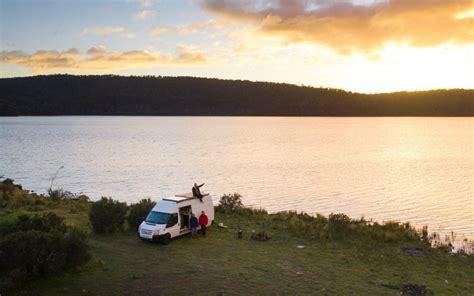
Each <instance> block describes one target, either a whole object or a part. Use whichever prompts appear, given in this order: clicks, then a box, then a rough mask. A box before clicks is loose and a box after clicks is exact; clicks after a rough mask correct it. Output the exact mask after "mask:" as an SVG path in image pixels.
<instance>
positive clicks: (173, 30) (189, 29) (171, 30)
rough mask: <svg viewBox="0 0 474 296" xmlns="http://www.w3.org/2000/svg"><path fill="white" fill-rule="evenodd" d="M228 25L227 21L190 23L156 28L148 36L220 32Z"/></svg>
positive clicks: (212, 20)
mask: <svg viewBox="0 0 474 296" xmlns="http://www.w3.org/2000/svg"><path fill="white" fill-rule="evenodd" d="M228 24H230V22H229V21H227V20H214V19H211V20H208V21H204V22H198V23H192V24H188V25H183V26H175V27H172V26H166V27H163V26H158V27H155V28H153V29H152V30H151V31H150V36H151V37H159V36H161V35H163V34H179V35H188V34H193V33H197V32H200V31H204V30H209V29H212V30H220V29H222V28H224V27H225V26H226V25H228Z"/></svg>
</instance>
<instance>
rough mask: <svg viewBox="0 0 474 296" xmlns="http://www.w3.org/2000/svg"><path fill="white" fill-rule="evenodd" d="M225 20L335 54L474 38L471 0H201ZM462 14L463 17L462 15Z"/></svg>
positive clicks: (204, 5)
mask: <svg viewBox="0 0 474 296" xmlns="http://www.w3.org/2000/svg"><path fill="white" fill-rule="evenodd" d="M198 3H199V4H200V5H201V6H202V7H203V8H204V9H206V10H207V11H209V12H211V13H214V14H217V15H219V16H221V17H222V18H224V19H231V20H234V21H239V22H242V23H250V24H254V25H256V27H257V29H258V30H259V32H261V33H264V34H268V35H276V36H280V37H282V38H284V40H285V41H286V42H311V43H316V44H320V45H324V46H327V47H330V48H332V49H334V50H336V51H337V52H339V53H349V52H352V51H362V52H368V51H372V50H374V49H380V48H382V47H384V45H385V44H387V43H398V44H407V45H409V46H414V47H428V46H437V45H440V44H446V43H449V44H457V45H463V44H472V43H474V16H473V15H472V14H471V13H469V12H471V11H472V9H473V1H472V0H416V1H415V0H388V1H384V2H380V1H377V2H375V4H371V5H356V4H353V3H351V2H349V1H325V0H314V1H309V0H276V1H249V0H240V1H238V0H199V1H198ZM460 16H462V17H460Z"/></svg>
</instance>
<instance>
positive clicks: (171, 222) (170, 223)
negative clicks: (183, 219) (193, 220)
mask: <svg viewBox="0 0 474 296" xmlns="http://www.w3.org/2000/svg"><path fill="white" fill-rule="evenodd" d="M177 223H178V214H177V213H175V214H172V215H171V217H170V219H169V220H168V223H167V224H166V227H172V226H175V225H176V224H177Z"/></svg>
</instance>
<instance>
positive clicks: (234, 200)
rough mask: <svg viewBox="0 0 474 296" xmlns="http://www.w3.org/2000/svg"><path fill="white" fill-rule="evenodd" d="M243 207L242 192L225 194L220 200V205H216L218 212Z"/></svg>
mask: <svg viewBox="0 0 474 296" xmlns="http://www.w3.org/2000/svg"><path fill="white" fill-rule="evenodd" d="M242 207H243V204H242V196H241V195H240V194H238V193H234V194H224V195H223V196H222V197H221V199H220V200H219V205H218V206H217V207H216V210H217V211H218V212H223V213H228V212H231V211H234V210H235V209H237V208H242Z"/></svg>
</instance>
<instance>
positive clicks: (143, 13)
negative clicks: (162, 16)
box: [133, 9, 155, 21]
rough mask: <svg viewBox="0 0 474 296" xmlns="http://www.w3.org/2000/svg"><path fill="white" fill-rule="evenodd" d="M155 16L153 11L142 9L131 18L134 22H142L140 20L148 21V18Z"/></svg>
mask: <svg viewBox="0 0 474 296" xmlns="http://www.w3.org/2000/svg"><path fill="white" fill-rule="evenodd" d="M154 15H155V11H154V10H152V9H144V10H142V11H140V12H139V13H137V14H135V15H134V16H133V18H134V19H135V20H139V21H142V20H146V19H149V18H150V17H152V16H154Z"/></svg>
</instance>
